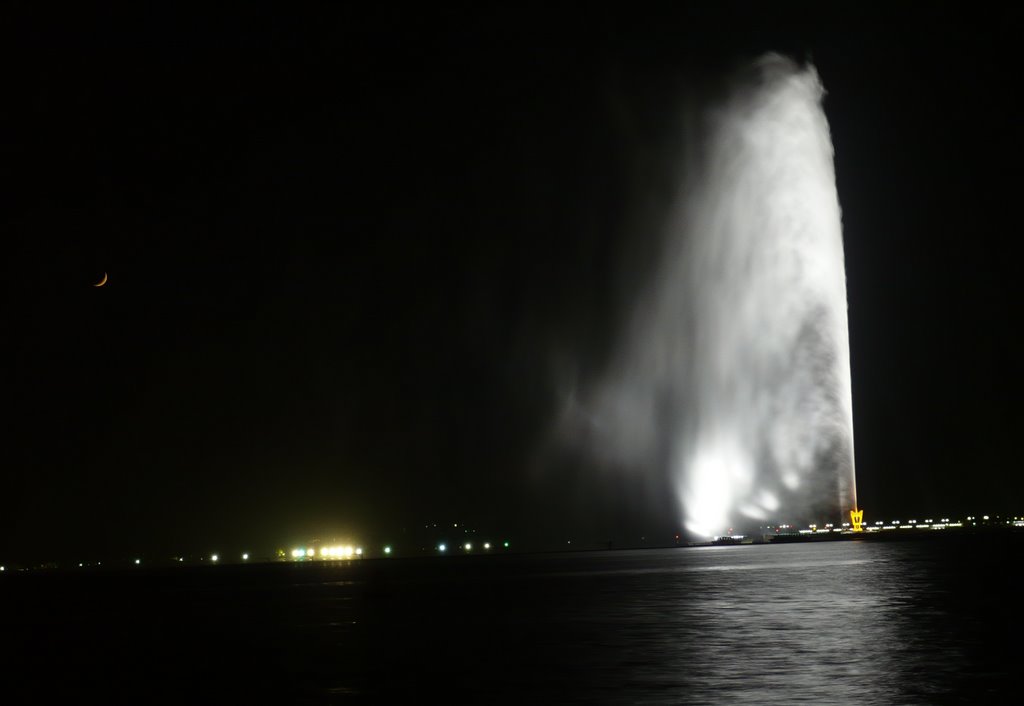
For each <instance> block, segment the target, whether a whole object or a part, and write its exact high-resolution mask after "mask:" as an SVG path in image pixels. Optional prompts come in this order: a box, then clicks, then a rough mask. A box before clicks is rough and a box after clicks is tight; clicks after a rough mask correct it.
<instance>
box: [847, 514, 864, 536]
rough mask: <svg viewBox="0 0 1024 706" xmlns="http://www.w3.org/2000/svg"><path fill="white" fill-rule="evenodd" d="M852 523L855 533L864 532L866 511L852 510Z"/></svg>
mask: <svg viewBox="0 0 1024 706" xmlns="http://www.w3.org/2000/svg"><path fill="white" fill-rule="evenodd" d="M850 522H852V523H853V531H854V532H862V531H863V528H862V527H861V524H862V523H863V522H864V511H863V510H858V509H857V508H854V509H852V510H850Z"/></svg>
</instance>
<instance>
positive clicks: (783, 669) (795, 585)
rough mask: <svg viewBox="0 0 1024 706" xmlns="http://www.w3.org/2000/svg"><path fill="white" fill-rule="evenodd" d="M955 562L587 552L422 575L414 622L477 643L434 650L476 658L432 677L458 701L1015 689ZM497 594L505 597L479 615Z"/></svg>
mask: <svg viewBox="0 0 1024 706" xmlns="http://www.w3.org/2000/svg"><path fill="white" fill-rule="evenodd" d="M951 561H952V563H950V562H951ZM977 568H978V567H975V569H966V570H968V571H971V570H976V569H977ZM957 569H958V567H957V565H956V561H955V558H954V559H951V557H950V556H948V555H946V554H945V553H944V551H943V550H942V548H941V547H939V546H933V545H932V544H930V543H924V544H919V543H875V542H826V543H818V544H793V545H760V546H730V547H714V548H707V549H700V550H686V549H683V550H677V549H667V550H648V551H635V552H594V553H580V554H576V555H559V556H553V557H534V558H531V559H525V560H523V562H522V564H521V565H519V566H518V567H517V570H515V571H506V570H501V571H497V572H494V573H486V574H483V575H481V576H476V577H473V578H470V579H466V578H465V577H462V578H459V579H457V580H456V578H455V577H451V578H450V579H449V580H441V581H440V585H437V584H435V585H430V584H429V582H427V583H424V584H421V586H420V587H421V588H422V589H424V592H425V593H426V594H427V595H428V596H429V600H426V601H423V602H420V601H418V600H417V599H415V598H412V597H411V596H406V597H405V598H407V599H409V598H411V603H406V605H407V606H408V612H405V613H404V615H405V616H406V617H407V618H409V619H410V621H411V625H412V626H415V627H413V630H414V633H415V634H416V635H426V634H430V635H435V634H436V635H446V636H447V637H446V639H450V640H452V641H454V642H455V643H458V644H461V645H462V646H463V648H462V649H455V650H447V649H441V650H440V652H438V651H436V650H435V651H434V652H433V653H432V654H431V655H430V656H429V657H428V658H426V659H427V660H428V662H429V663H430V664H431V665H434V666H437V667H438V668H439V669H441V670H443V669H444V664H445V662H446V659H451V660H453V661H456V662H461V663H462V664H463V665H464V666H465V668H466V669H467V670H469V671H473V670H477V671H478V675H477V677H474V678H466V679H461V680H458V681H455V682H445V681H437V682H431V681H428V682H426V683H427V684H428V685H429V684H432V685H433V687H432V688H436V689H441V690H443V691H444V693H446V694H447V695H448V696H449V697H453V698H454V697H456V696H465V697H466V698H468V699H469V700H480V701H487V702H494V701H503V702H516V701H521V700H523V699H526V698H528V699H542V700H543V699H548V700H555V701H560V702H565V701H581V702H605V703H622V702H626V703H684V704H762V705H763V704H800V703H808V704H810V703H814V704H831V703H851V704H863V705H865V706H870V705H872V704H886V705H891V704H946V703H1001V701H1000V700H999V699H1000V698H1001V697H999V696H998V695H999V694H1001V693H1003V692H1004V691H1005V690H1006V689H1007V684H1009V671H1008V667H1007V663H1006V662H1003V663H999V662H997V663H992V662H991V657H992V656H993V655H995V654H997V653H994V652H991V651H989V650H988V648H986V647H985V640H986V639H988V637H990V636H991V635H992V633H991V630H992V629H997V628H993V626H991V625H988V624H987V621H988V619H989V618H990V617H991V616H988V615H986V614H985V611H981V612H979V611H978V610H976V605H977V604H976V603H972V601H976V600H977V598H978V596H973V595H970V594H969V585H966V586H965V584H963V583H962V582H960V581H958V580H957V576H958V574H957ZM965 589H968V594H967V595H965V594H964V590H965ZM410 593H413V592H412V591H410ZM488 596H490V597H491V598H490V600H491V601H493V602H495V603H501V605H502V607H501V608H500V609H495V608H494V607H493V605H492V607H491V608H490V609H487V608H483V611H482V614H480V615H474V613H475V612H476V611H477V608H478V607H483V605H484V604H486V603H487V602H488V600H489V599H488ZM964 601H966V603H965V602H964ZM428 604H429V605H428ZM972 605H973V606H975V607H972ZM463 610H464V611H465V614H464V615H462V616H460V615H459V613H460V611H463ZM425 611H437V614H439V615H441V616H443V617H437V618H426V619H424V618H423V617H422V613H423V612H425ZM399 612H400V613H402V611H401V609H400V610H399ZM416 612H419V613H420V615H419V617H418V618H417V617H415V616H414V613H416ZM392 619H393V617H392V618H389V619H388V620H387V621H385V622H391V620H392ZM1014 620H1016V621H1017V622H1016V624H1017V626H1018V627H1019V626H1020V623H1019V609H1018V612H1017V613H1016V614H1015V617H1014ZM371 623H372V619H371ZM407 627H408V626H407ZM481 647H484V649H485V650H490V651H492V652H493V653H494V654H495V655H496V657H497V658H498V659H500V660H502V661H503V663H504V664H505V665H506V667H507V668H508V672H502V671H501V670H493V671H489V670H488V668H487V665H485V664H483V660H482V658H481V657H480V655H479V652H477V653H475V654H474V651H478V650H480V649H481ZM419 658H420V659H424V657H423V656H420V657H419ZM509 672H511V673H513V674H514V675H515V676H514V678H509V676H508V674H509ZM503 674H504V676H502V675H503ZM421 683H422V682H421ZM378 688H380V687H379V684H378V685H375V684H373V683H371V684H369V685H368V689H369V692H368V693H375V692H376V691H377V689H378ZM1001 690H1002V691H1001Z"/></svg>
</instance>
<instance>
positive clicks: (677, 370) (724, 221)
mask: <svg viewBox="0 0 1024 706" xmlns="http://www.w3.org/2000/svg"><path fill="white" fill-rule="evenodd" d="M823 93H824V92H823V89H822V86H821V83H820V81H819V79H818V74H817V72H816V70H815V69H814V68H813V67H809V66H808V67H800V66H798V65H796V64H795V63H794V62H792V61H790V60H788V59H786V58H783V57H780V56H777V55H769V56H766V57H763V58H762V59H760V60H759V61H758V62H756V63H755V64H754V65H752V66H751V67H748V69H747V70H746V71H745V72H744V73H743V74H741V75H740V76H739V77H738V78H737V80H736V81H735V82H734V84H733V87H732V90H731V91H729V92H728V93H727V94H726V97H725V98H724V99H723V100H721V101H720V102H719V103H717V104H716V105H713V106H711V107H710V109H707V110H705V111H704V112H703V113H701V114H700V116H699V118H698V119H697V120H696V121H695V122H694V123H693V125H694V126H695V127H694V132H695V134H696V135H699V138H698V139H696V140H691V142H690V143H689V144H688V149H687V153H686V154H687V160H688V161H687V162H686V165H685V166H686V171H685V178H684V180H683V185H682V188H681V190H680V192H679V193H678V195H677V197H676V199H675V202H674V205H673V208H672V211H671V215H670V218H669V220H668V223H667V228H666V230H665V232H664V243H663V249H662V251H661V258H660V260H659V263H658V267H657V271H656V272H655V273H654V276H653V277H652V278H650V280H649V286H648V287H647V289H646V290H645V292H644V294H643V295H642V297H641V300H640V301H638V302H636V303H637V306H636V308H635V312H636V313H635V315H634V316H633V317H632V319H631V321H630V322H629V325H628V327H627V330H626V334H625V335H624V336H622V339H621V345H620V347H619V350H618V351H617V353H616V355H615V356H614V358H613V359H612V363H611V366H610V368H609V372H608V374H607V376H606V378H605V379H604V381H603V383H602V384H600V385H599V386H598V387H597V389H596V391H595V392H596V394H594V395H593V396H592V397H590V398H589V399H588V398H586V395H584V396H583V398H584V399H582V400H581V401H576V398H575V394H574V395H573V396H572V404H573V405H576V407H577V412H576V413H575V415H574V416H573V417H570V419H573V420H575V419H578V418H581V417H586V424H588V425H590V426H589V427H588V428H589V429H590V430H591V431H590V435H591V436H590V438H591V439H594V438H596V443H597V445H598V446H599V448H598V453H599V454H600V455H602V456H603V457H604V458H606V459H611V460H612V461H613V462H614V463H619V464H620V465H623V466H627V467H634V468H647V467H651V466H655V467H661V468H662V469H664V471H665V473H666V475H667V477H668V479H669V481H670V483H671V484H672V486H673V487H674V488H675V493H676V495H677V498H678V501H679V504H680V508H681V511H682V515H683V520H684V523H685V525H686V527H687V528H688V529H689V530H690V531H692V532H695V533H697V534H701V535H705V536H713V535H720V534H724V533H726V531H727V528H730V527H738V526H742V525H744V524H746V525H750V526H753V525H755V524H758V522H759V521H764V520H768V519H772V518H779V519H784V520H787V521H797V522H798V523H801V524H802V523H805V522H808V521H813V520H818V519H830V520H838V519H840V518H843V517H844V516H845V514H846V512H847V511H848V510H850V509H852V508H855V507H856V489H855V477H854V459H853V415H852V399H851V383H850V353H849V337H848V326H847V307H846V274H845V268H844V257H843V241H842V227H841V222H840V208H839V200H838V195H837V193H836V186H835V172H834V167H833V161H832V160H833V148H832V142H831V135H830V131H829V126H828V122H827V120H826V118H825V114H824V112H823V110H822V108H821V100H822V96H823ZM583 406H586V407H588V410H587V412H586V414H582V415H581V414H579V412H578V408H580V407H583ZM573 423H574V424H579V422H577V421H573Z"/></svg>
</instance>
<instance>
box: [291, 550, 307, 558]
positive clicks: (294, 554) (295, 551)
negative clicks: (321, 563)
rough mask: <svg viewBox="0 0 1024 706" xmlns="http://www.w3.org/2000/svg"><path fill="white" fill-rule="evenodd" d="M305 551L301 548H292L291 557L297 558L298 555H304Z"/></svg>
mask: <svg viewBox="0 0 1024 706" xmlns="http://www.w3.org/2000/svg"><path fill="white" fill-rule="evenodd" d="M305 553H306V552H304V551H302V550H301V549H292V559H298V558H299V557H301V556H304V555H305Z"/></svg>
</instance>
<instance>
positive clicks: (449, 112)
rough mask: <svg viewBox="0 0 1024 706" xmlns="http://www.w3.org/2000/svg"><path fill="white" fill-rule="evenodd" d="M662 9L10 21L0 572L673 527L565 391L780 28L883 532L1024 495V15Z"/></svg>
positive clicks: (597, 365) (1011, 506)
mask: <svg viewBox="0 0 1024 706" xmlns="http://www.w3.org/2000/svg"><path fill="white" fill-rule="evenodd" d="M675 5H676V4H673V5H666V6H663V7H650V8H647V9H646V10H644V11H641V10H637V9H635V8H632V6H630V9H628V10H627V9H626V6H625V5H624V6H622V8H620V9H618V10H614V9H612V10H605V11H597V10H594V9H588V10H584V9H578V10H574V11H569V10H562V11H559V12H557V13H554V14H552V12H551V11H550V10H547V9H540V8H536V9H532V10H524V9H521V8H511V7H510V8H507V9H504V10H494V9H480V8H478V7H477V6H476V5H475V4H465V5H457V4H449V5H445V6H444V7H442V8H429V9H425V8H424V9H419V10H416V11H415V12H413V11H404V10H400V9H395V8H394V7H392V6H388V9H379V10H371V9H366V8H363V9H359V10H355V9H350V8H347V7H344V4H343V5H342V6H337V7H336V6H328V5H324V6H319V7H316V9H309V10H308V11H305V12H294V11H292V10H288V11H285V10H283V9H282V7H283V6H281V7H278V8H277V9H276V10H275V11H271V10H269V9H267V10H265V11H263V10H256V9H251V8H248V7H246V6H244V5H243V6H239V7H237V8H235V9H234V10H233V11H231V12H228V11H223V12H219V13H216V14H203V13H200V12H198V11H196V12H195V13H190V12H186V11H181V12H179V13H177V14H176V13H173V12H167V13H163V12H157V11H148V10H133V11H132V13H133V14H124V15H122V14H120V13H116V12H110V13H108V14H88V13H84V12H78V13H68V12H57V11H53V12H52V13H49V14H48V13H46V12H44V11H42V10H38V9H37V10H33V11H28V10H20V11H9V10H8V11H5V15H6V17H5V18H4V20H3V23H2V26H3V35H4V41H3V46H4V47H5V53H6V56H5V57H4V60H3V69H2V70H0V71H2V74H3V76H2V78H3V83H2V86H3V89H2V90H3V101H2V118H0V121H2V122H0V126H2V130H0V136H2V137H0V139H2V150H3V153H2V158H0V170H2V174H3V203H4V206H3V209H2V212H0V213H2V216H0V217H2V219H3V222H2V229H3V230H2V232H3V241H2V242H3V258H2V261H3V268H4V269H3V272H4V276H3V287H4V311H5V313H4V327H3V329H4V333H3V342H4V345H3V349H4V353H3V361H4V365H3V398H4V401H5V408H6V412H7V413H6V415H5V417H6V422H5V425H4V428H5V433H4V438H5V440H4V442H3V456H2V465H0V559H4V560H7V561H14V560H22V561H30V560H39V559H51V558H52V559H60V558H78V557H82V556H96V557H101V556H114V557H116V556H133V555H139V554H144V555H146V556H154V557H161V556H165V555H168V554H171V553H186V552H194V553H201V552H207V551H210V550H216V549H219V550H221V551H223V552H225V553H226V552H228V551H234V550H240V549H243V548H248V549H250V550H252V551H256V552H270V551H272V550H273V549H274V548H276V547H288V546H293V544H294V543H297V542H304V541H308V540H310V539H312V538H317V537H319V538H324V539H329V538H331V537H342V536H352V537H356V538H358V539H359V540H360V541H363V542H365V543H372V542H384V541H388V542H393V543H394V544H396V545H397V546H405V547H411V546H415V547H417V548H418V547H419V546H420V544H421V543H423V542H425V541H433V540H432V538H436V537H435V533H434V530H433V529H432V527H431V528H430V529H428V530H424V529H423V528H424V525H433V523H438V524H441V525H445V526H450V525H451V524H453V523H455V522H458V523H460V527H461V528H464V527H470V528H474V529H477V531H478V536H481V537H482V536H483V535H485V534H486V535H487V536H488V537H490V538H492V539H501V538H505V537H511V538H515V540H516V541H517V542H518V543H519V544H520V545H522V546H548V545H551V546H554V545H564V542H565V541H567V540H570V539H571V540H575V541H576V542H577V544H578V545H583V546H590V545H594V544H596V543H599V542H603V541H606V540H607V541H611V540H615V541H616V542H618V543H619V544H628V543H638V542H639V541H640V537H646V539H645V540H644V541H652V542H661V541H667V539H668V538H669V537H671V536H672V534H673V533H674V532H676V531H678V530H679V528H680V527H681V522H680V518H679V517H678V512H677V511H676V509H675V506H674V501H673V500H672V497H671V496H672V493H671V491H670V490H669V489H668V488H667V487H661V486H659V485H658V483H659V481H658V479H657V476H656V474H655V475H652V477H651V479H650V482H649V483H647V484H636V483H632V484H631V483H630V482H627V479H626V478H625V477H623V478H619V479H615V478H612V477H609V476H607V475H603V474H598V473H596V472H593V470H592V469H589V468H588V467H587V465H586V463H584V462H583V461H581V460H579V459H577V460H571V459H570V460H566V459H564V458H556V459H552V458H551V457H550V455H549V454H547V453H546V452H545V449H546V448H547V446H548V444H549V442H550V436H551V428H552V425H553V420H554V417H555V415H556V414H557V408H558V392H557V390H556V384H555V381H556V377H557V374H558V371H559V370H560V369H561V366H564V365H566V362H567V361H569V362H571V364H572V365H573V366H575V367H576V368H577V369H579V370H581V371H583V374H584V375H587V374H590V375H594V376H596V375H598V374H599V373H600V371H601V370H602V365H603V364H604V363H605V362H606V360H607V356H608V355H609V354H610V352H611V351H612V348H613V343H614V336H615V334H616V331H617V327H616V325H615V324H616V323H618V321H619V317H620V316H621V313H622V311H623V310H624V308H625V307H627V306H628V302H629V301H630V300H631V296H634V295H635V294H636V292H637V291H639V288H640V287H642V283H643V279H644V275H645V272H648V271H649V264H650V258H651V253H652V252H653V249H652V242H653V241H652V237H653V231H654V230H656V229H655V228H653V227H645V226H642V225H641V224H651V223H656V222H657V220H658V215H659V214H661V213H663V212H664V207H665V203H666V200H667V197H668V195H669V194H671V193H672V189H673V169H674V165H673V163H672V159H671V156H672V155H673V154H676V151H675V150H674V145H675V144H676V142H677V140H678V134H677V132H676V128H677V122H676V120H677V117H678V114H679V108H680V105H681V103H680V101H681V97H682V96H683V95H685V94H687V93H690V92H692V91H694V90H698V89H701V90H706V89H708V87H713V86H714V85H716V84H715V81H716V80H718V79H720V78H721V77H722V76H723V75H725V73H724V72H726V71H728V70H729V69H730V68H732V67H735V66H736V65H737V64H738V63H739V62H741V61H743V60H744V59H748V58H753V57H755V56H757V55H759V54H760V53H762V52H764V51H768V50H775V51H780V52H783V53H786V54H789V55H790V56H793V57H795V58H797V59H800V60H805V59H809V60H812V61H813V62H814V64H815V65H816V66H817V67H818V71H819V73H820V75H821V78H822V81H823V83H824V85H825V88H826V90H827V96H826V99H825V104H824V105H825V111H826V113H827V115H828V118H829V121H830V123H831V127H832V135H833V142H834V144H835V150H836V170H837V180H838V191H839V199H840V203H841V205H842V208H843V226H844V238H845V248H846V263H847V287H848V294H849V314H850V327H851V332H850V335H851V347H852V374H853V394H854V417H855V438H856V454H857V476H858V495H859V498H860V503H861V505H862V506H863V507H865V508H866V509H867V516H866V518H865V519H866V520H868V521H871V520H872V519H882V518H885V519H892V518H893V517H896V518H901V517H911V516H915V515H916V516H920V517H922V518H923V517H925V516H929V515H932V514H934V515H935V516H939V515H941V514H953V513H962V514H969V513H971V512H992V513H996V512H1011V513H1012V512H1018V513H1019V512H1024V481H1022V475H1024V473H1022V472H1024V468H1022V466H1021V462H1020V454H1019V450H1020V445H1021V439H1022V436H1021V429H1022V427H1024V412H1022V409H1024V407H1022V403H1021V400H1022V399H1024V394H1022V393H1024V389H1022V379H1021V374H1020V363H1019V359H1020V351H1019V347H1018V340H1019V331H1020V330H1021V327H1022V325H1024V320H1022V310H1021V297H1020V289H1019V282H1020V275H1019V271H1020V261H1021V260H1020V254H1021V247H1020V237H1021V230H1020V226H1019V221H1018V219H1017V218H1011V214H1012V215H1014V216H1015V215H1016V211H1017V210H1018V208H1019V206H1018V204H1019V201H1020V196H1019V185H1020V176H1019V164H1020V160H1021V120H1020V114H1019V112H1018V111H1017V110H1016V109H1014V108H1013V107H1012V106H1015V105H1016V103H1017V101H1018V100H1019V95H1018V94H1019V92H1020V86H1021V68H1022V66H1021V60H1020V56H1019V46H1018V45H1019V37H1020V30H1021V22H1020V18H1019V15H1018V14H1017V13H1015V12H1013V11H1011V10H1008V9H1007V10H1004V9H999V10H995V9H990V10H983V9H979V8H978V7H977V6H976V5H977V4H972V5H970V6H969V7H971V10H970V11H969V12H968V11H966V10H964V9H962V8H958V7H957V6H952V5H943V4H939V5H936V6H934V7H928V8H927V9H925V8H923V7H922V8H916V9H903V10H898V11H885V12H877V11H868V10H862V9H859V8H858V6H857V4H855V3H851V4H850V7H849V9H847V10H844V11H835V10H831V11H829V13H828V14H823V11H822V10H809V9H807V8H805V7H803V6H799V5H788V6H785V8H786V9H783V10H774V11H772V12H770V13H769V12H768V11H766V10H763V9H758V10H756V11H754V10H752V9H751V7H748V6H747V5H746V4H743V3H740V4H727V3H726V4H722V3H706V4H690V5H685V6H682V7H676V6H675ZM670 8H671V9H670ZM204 12H205V11H204ZM282 13H286V14H282ZM104 272H106V273H108V275H109V282H108V284H107V285H106V286H105V287H102V288H95V287H93V286H92V285H93V284H94V283H95V282H98V281H99V280H100V279H101V277H102V276H103V274H104ZM651 484H653V486H654V487H653V489H652V487H650V486H651ZM637 485H645V487H637ZM652 497H653V498H654V499H653V500H652ZM659 498H661V499H660V500H659ZM872 516H874V517H872ZM450 536H451V537H455V534H451V535H450Z"/></svg>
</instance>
